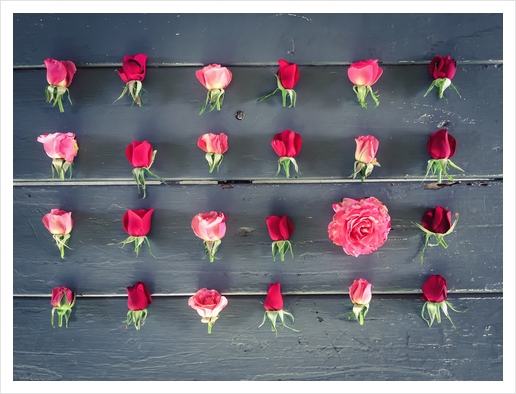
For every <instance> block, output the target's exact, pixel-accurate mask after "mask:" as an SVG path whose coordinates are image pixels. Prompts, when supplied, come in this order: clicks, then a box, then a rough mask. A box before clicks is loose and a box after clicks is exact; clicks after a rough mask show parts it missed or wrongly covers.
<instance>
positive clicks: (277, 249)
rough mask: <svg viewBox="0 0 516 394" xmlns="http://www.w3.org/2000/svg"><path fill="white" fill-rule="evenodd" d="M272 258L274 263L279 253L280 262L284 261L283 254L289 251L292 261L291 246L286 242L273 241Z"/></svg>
mask: <svg viewBox="0 0 516 394" xmlns="http://www.w3.org/2000/svg"><path fill="white" fill-rule="evenodd" d="M271 246H272V257H273V258H274V261H276V255H277V254H278V253H279V255H280V260H281V261H285V254H286V253H287V252H288V251H289V250H290V254H291V255H292V260H294V252H293V250H292V244H291V243H290V241H288V240H283V241H274V242H273V243H272V245H271Z"/></svg>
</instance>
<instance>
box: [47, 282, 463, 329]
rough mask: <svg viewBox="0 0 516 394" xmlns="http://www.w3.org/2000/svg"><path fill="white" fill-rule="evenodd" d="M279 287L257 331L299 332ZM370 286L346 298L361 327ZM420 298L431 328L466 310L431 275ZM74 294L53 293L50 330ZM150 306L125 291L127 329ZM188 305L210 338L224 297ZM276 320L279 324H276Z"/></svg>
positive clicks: (141, 286)
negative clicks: (282, 329)
mask: <svg viewBox="0 0 516 394" xmlns="http://www.w3.org/2000/svg"><path fill="white" fill-rule="evenodd" d="M280 286H281V283H280V282H277V283H271V284H270V285H269V290H268V292H267V296H266V297H265V301H264V303H263V307H264V309H265V313H264V316H263V321H262V323H261V324H260V325H259V326H258V328H260V327H261V326H263V324H264V323H265V320H266V319H268V320H269V322H270V324H271V330H272V331H273V332H275V333H276V335H278V330H277V329H278V327H280V325H281V326H283V327H286V328H289V329H291V330H292V331H295V332H300V331H299V330H296V329H294V328H292V327H289V326H288V325H287V324H286V323H285V317H289V318H290V319H291V320H292V322H294V316H293V315H292V314H291V313H289V312H287V311H285V310H284V309H283V306H284V301H283V294H282V293H281V288H280ZM371 288H372V285H371V283H369V282H368V281H367V280H366V279H363V278H360V279H355V280H354V281H353V284H352V285H351V286H350V288H349V297H350V299H351V302H352V303H353V310H352V312H351V313H350V314H349V315H348V319H351V318H352V317H353V315H354V316H355V318H356V320H357V321H358V322H359V323H360V325H363V324H364V320H365V316H366V314H367V312H368V311H369V304H370V302H371V298H372V291H371ZM422 290H423V296H422V297H421V298H422V299H423V300H424V301H425V303H424V304H423V308H422V310H421V317H422V318H423V319H424V320H425V321H426V322H427V323H428V325H429V327H431V326H432V324H433V322H434V320H437V322H438V323H440V322H441V313H440V310H441V309H442V310H443V313H444V315H445V316H446V317H447V318H448V319H449V320H450V322H451V323H452V326H453V328H454V329H455V328H456V327H455V325H454V324H453V321H452V320H451V318H450V316H449V313H448V307H450V309H452V310H453V311H455V312H465V311H466V310H463V311H459V310H456V309H455V308H454V307H453V306H452V305H451V303H450V302H449V301H446V299H447V288H446V279H444V278H443V277H442V276H441V275H431V276H430V277H429V278H428V279H427V280H426V282H425V283H424V284H423V286H422ZM75 300H76V297H75V294H74V293H73V292H72V291H71V290H70V289H68V288H66V287H64V286H62V287H55V288H54V289H52V298H51V301H50V304H51V305H52V306H53V308H52V317H51V322H52V327H54V328H55V325H54V312H57V315H58V326H59V327H62V325H63V316H64V317H65V327H68V320H69V319H70V316H71V314H72V308H73V306H74V305H75ZM150 304H152V295H151V293H150V292H149V290H148V289H147V286H146V285H145V283H144V282H138V283H136V284H134V285H133V286H129V287H127V306H128V308H129V311H128V312H127V316H126V328H127V326H128V325H129V324H131V323H134V326H135V327H136V329H137V330H139V329H140V328H141V326H142V325H144V324H145V321H146V319H147V315H148V312H147V307H148V306H149V305H150ZM188 305H189V306H190V307H192V308H193V309H195V310H196V311H197V313H198V314H199V315H200V316H201V322H202V323H205V324H208V334H211V329H212V327H213V325H214V324H215V322H216V321H217V319H218V318H219V317H220V315H219V314H220V312H221V311H222V310H223V309H224V308H225V307H226V306H227V305H228V300H227V298H226V297H224V296H222V295H221V294H220V293H219V292H218V291H217V290H208V289H207V288H202V289H200V290H198V291H197V292H196V293H195V294H194V295H193V296H192V297H190V298H189V299H188ZM425 309H426V310H427V311H428V315H429V318H430V320H427V319H426V318H425V316H424V312H425ZM278 317H279V321H278Z"/></svg>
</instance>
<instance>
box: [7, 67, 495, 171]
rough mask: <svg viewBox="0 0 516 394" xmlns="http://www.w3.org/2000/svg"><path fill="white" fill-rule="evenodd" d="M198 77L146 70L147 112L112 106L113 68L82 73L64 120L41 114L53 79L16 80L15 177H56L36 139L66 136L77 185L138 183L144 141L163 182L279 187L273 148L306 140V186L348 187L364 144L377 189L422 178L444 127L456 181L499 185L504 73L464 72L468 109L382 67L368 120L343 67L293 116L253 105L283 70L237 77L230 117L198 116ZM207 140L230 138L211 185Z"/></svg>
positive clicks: (320, 72)
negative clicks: (74, 150)
mask: <svg viewBox="0 0 516 394" xmlns="http://www.w3.org/2000/svg"><path fill="white" fill-rule="evenodd" d="M195 70H196V68H190V67H188V68H151V69H149V71H148V73H147V77H146V79H145V81H144V87H145V88H146V89H147V90H148V92H149V93H148V94H144V105H143V107H142V108H139V107H137V106H136V107H131V100H130V99H129V98H128V97H125V98H124V99H122V100H120V101H119V102H117V103H116V104H114V105H113V104H112V103H113V101H114V100H116V98H117V97H118V96H119V95H120V93H121V92H122V90H123V87H124V83H123V82H122V80H121V79H120V78H119V77H118V75H117V74H116V72H115V68H103V69H79V70H78V72H77V74H76V77H75V79H74V81H73V84H72V86H71V87H70V91H71V97H72V100H73V103H74V105H73V107H71V106H70V104H69V103H68V102H65V103H64V106H65V113H63V114H61V113H59V111H58V109H57V108H52V106H51V105H50V104H48V103H45V98H44V89H45V86H46V78H45V70H30V71H29V70H17V71H15V72H14V86H15V94H14V141H13V145H14V178H15V179H46V180H48V179H49V178H50V176H51V172H50V160H49V158H48V157H47V155H46V154H45V152H44V150H43V146H42V144H40V143H39V142H37V141H36V138H37V137H38V135H40V134H46V133H54V132H57V131H59V132H74V133H75V134H76V135H77V140H78V143H79V149H80V150H79V154H78V156H77V158H76V161H75V166H74V175H73V176H74V179H76V180H84V179H100V180H108V179H110V178H116V179H131V177H132V174H131V169H132V167H131V165H130V164H129V163H128V161H127V159H126V157H125V148H126V146H127V145H129V144H130V143H131V141H132V140H140V141H141V140H144V139H146V140H148V141H149V142H150V143H151V144H152V145H153V147H154V148H155V149H157V151H158V154H157V156H156V161H155V163H154V166H153V170H155V172H156V173H157V174H159V175H160V176H162V177H164V178H166V179H239V180H248V179H267V178H268V179H271V178H274V176H275V174H276V169H277V165H276V162H277V160H278V157H277V155H276V154H275V153H274V151H273V150H272V148H271V146H270V141H271V140H272V138H273V136H274V134H276V133H280V132H281V131H283V130H284V129H290V130H294V131H296V132H297V133H299V134H301V135H302V136H303V148H302V150H301V153H300V154H299V156H298V158H297V160H298V163H299V167H300V171H301V175H300V176H299V178H302V179H333V178H338V179H342V178H344V179H347V177H348V176H349V175H350V174H351V173H352V172H353V163H354V160H355V158H354V155H355V146H356V144H355V141H354V139H355V138H356V137H358V136H359V135H367V134H372V135H374V136H376V137H377V138H378V140H379V141H380V148H379V151H378V155H377V158H378V161H379V163H380V164H381V166H382V167H381V168H376V169H375V170H374V172H373V174H372V176H371V179H392V178H409V179H410V178H423V177H424V176H425V172H426V162H427V161H428V159H430V156H429V155H428V152H427V150H426V142H427V140H428V137H429V135H430V134H432V133H433V132H435V131H437V130H438V129H440V128H446V129H448V131H449V132H450V134H452V135H453V136H454V137H455V138H456V139H457V143H458V149H457V153H456V155H455V156H454V157H453V161H454V162H455V163H456V164H457V165H459V166H460V167H461V168H463V169H464V170H465V172H464V173H461V172H460V171H458V170H452V172H451V173H453V175H454V176H456V177H457V178H458V179H461V178H469V179H471V178H475V177H477V178H478V177H480V178H486V177H495V178H496V177H501V176H502V173H503V171H502V151H503V148H502V145H503V139H502V130H503V128H502V106H501V105H500V100H501V93H500V92H501V91H502V86H503V79H502V74H503V73H502V67H501V66H498V65H492V66H487V65H486V66H483V65H463V66H461V67H460V68H459V70H458V71H457V75H456V77H455V78H454V83H455V84H456V85H457V86H458V89H460V93H461V95H462V97H463V99H461V98H460V97H459V96H457V94H456V93H455V92H454V91H452V90H451V88H450V89H448V90H447V91H446V93H445V95H446V96H447V97H448V102H446V101H445V100H444V99H441V100H439V98H438V97H437V93H436V92H435V91H434V92H432V93H431V94H429V95H428V96H427V97H423V95H424V94H425V92H426V90H427V89H428V87H429V86H430V84H431V81H432V79H431V77H430V75H429V73H428V66H426V65H424V66H423V65H421V66H386V67H385V71H384V74H383V76H382V78H381V79H380V80H379V81H378V83H377V84H375V88H376V89H378V91H379V92H380V101H381V104H380V106H379V107H377V108H374V103H372V101H371V103H372V104H371V105H370V107H369V108H367V109H363V108H361V107H360V105H359V104H358V103H357V101H356V95H355V93H354V92H353V89H352V84H351V82H350V81H349V80H348V78H347V68H346V67H302V68H301V78H300V82H299V84H298V87H297V86H296V91H297V93H298V103H297V106H296V108H283V107H282V106H281V95H276V96H274V97H271V98H269V99H267V100H266V101H264V102H262V103H256V99H257V98H259V97H261V96H263V95H265V94H267V93H269V92H271V91H273V90H274V89H275V87H276V86H275V78H274V74H273V72H276V71H277V68H271V67H258V68H256V67H252V68H247V67H246V68H234V69H232V71H233V81H232V83H231V85H230V86H229V87H228V88H227V90H226V98H225V99H224V104H223V107H222V110H221V111H220V112H217V111H214V112H212V113H205V114H203V115H201V116H199V110H200V107H201V106H202V104H203V103H204V100H205V97H206V89H205V88H204V87H203V86H202V85H201V84H200V83H199V82H198V81H197V79H196V78H195ZM237 111H243V112H244V114H245V117H244V119H243V120H241V121H240V120H237V119H236V117H235V113H236V112H237ZM28 114H30V116H27V115H28ZM209 132H213V133H221V132H224V133H226V134H227V135H228V136H229V150H228V152H227V153H226V154H225V156H224V162H223V164H222V165H221V167H220V172H218V173H213V174H210V173H209V172H208V165H207V163H206V160H205V158H204V152H203V151H202V150H200V149H199V148H198V147H197V139H198V138H199V137H200V136H201V135H202V134H204V133H209ZM400 153H401V154H400Z"/></svg>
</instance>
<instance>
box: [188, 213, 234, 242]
mask: <svg viewBox="0 0 516 394" xmlns="http://www.w3.org/2000/svg"><path fill="white" fill-rule="evenodd" d="M225 221H226V216H225V215H224V214H223V213H222V212H215V211H211V212H206V213H199V214H197V215H195V216H194V218H193V219H192V230H193V232H194V233H195V235H197V236H198V237H199V238H201V239H202V240H204V241H220V240H221V239H222V238H223V237H224V235H225V234H226V223H225Z"/></svg>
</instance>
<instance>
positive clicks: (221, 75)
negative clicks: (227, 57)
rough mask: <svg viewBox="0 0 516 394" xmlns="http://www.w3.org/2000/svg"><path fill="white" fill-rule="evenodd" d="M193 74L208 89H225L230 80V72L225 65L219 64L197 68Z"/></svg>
mask: <svg viewBox="0 0 516 394" xmlns="http://www.w3.org/2000/svg"><path fill="white" fill-rule="evenodd" d="M195 76H196V77H197V79H198V80H199V82H200V83H202V85H203V86H204V87H205V88H206V89H208V90H212V89H225V88H226V87H227V86H228V85H229V83H230V82H231V78H232V76H233V75H232V74H231V71H229V70H228V69H227V68H226V67H222V66H221V65H220V64H210V65H209V66H206V67H204V68H203V69H202V70H197V71H196V72H195Z"/></svg>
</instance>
